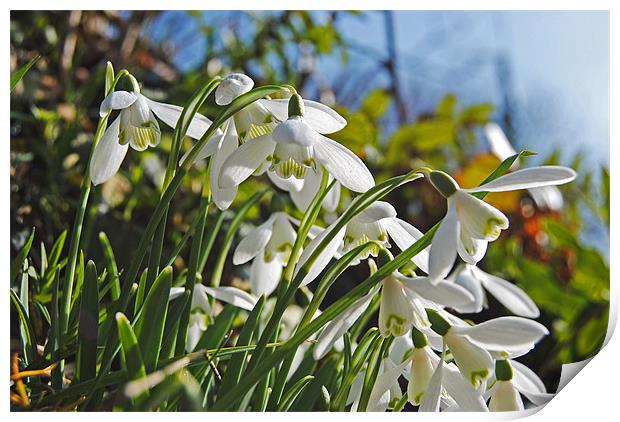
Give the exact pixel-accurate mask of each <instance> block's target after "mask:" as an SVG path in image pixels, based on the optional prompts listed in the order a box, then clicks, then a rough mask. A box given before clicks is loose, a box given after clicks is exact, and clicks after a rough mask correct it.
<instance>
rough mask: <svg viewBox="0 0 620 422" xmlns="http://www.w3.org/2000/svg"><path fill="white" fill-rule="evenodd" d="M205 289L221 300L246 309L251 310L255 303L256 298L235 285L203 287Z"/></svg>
mask: <svg viewBox="0 0 620 422" xmlns="http://www.w3.org/2000/svg"><path fill="white" fill-rule="evenodd" d="M205 291H206V292H207V293H208V294H209V295H210V296H213V297H214V298H216V299H217V300H220V301H222V302H226V303H230V304H231V305H235V306H237V307H239V308H241V309H245V310H246V311H251V310H252V309H254V305H256V298H255V297H253V296H252V295H250V294H249V293H246V292H244V291H243V290H241V289H237V288H236V287H231V286H224V287H205Z"/></svg>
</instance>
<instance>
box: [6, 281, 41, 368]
mask: <svg viewBox="0 0 620 422" xmlns="http://www.w3.org/2000/svg"><path fill="white" fill-rule="evenodd" d="M9 290H10V291H11V301H12V302H13V305H14V306H15V310H16V311H17V315H18V316H19V320H20V322H21V327H22V329H23V330H24V331H23V332H24V336H23V337H22V338H21V340H22V341H23V342H24V346H25V350H26V353H27V356H26V357H27V359H28V362H32V361H33V360H34V359H35V357H36V356H37V354H36V344H37V343H36V338H35V337H34V335H35V332H34V330H33V328H32V323H31V322H30V318H29V317H28V312H27V311H26V308H25V307H24V305H23V304H22V302H21V300H19V297H18V296H17V294H16V293H15V292H14V291H13V289H9Z"/></svg>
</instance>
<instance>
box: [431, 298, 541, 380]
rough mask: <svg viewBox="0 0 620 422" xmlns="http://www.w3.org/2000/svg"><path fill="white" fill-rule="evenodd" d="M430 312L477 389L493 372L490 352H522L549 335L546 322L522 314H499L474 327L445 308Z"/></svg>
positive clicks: (462, 370)
mask: <svg viewBox="0 0 620 422" xmlns="http://www.w3.org/2000/svg"><path fill="white" fill-rule="evenodd" d="M427 314H428V319H429V321H430V322H431V328H432V330H433V331H434V332H435V333H437V334H439V335H440V336H442V338H443V343H444V344H445V346H447V347H448V349H450V352H452V356H453V357H454V361H455V362H456V365H457V366H458V369H459V371H460V372H461V375H462V376H463V378H465V379H466V380H467V381H468V382H469V383H470V384H471V385H472V386H473V387H474V388H478V387H479V386H480V385H481V383H482V382H483V381H485V380H487V379H488V378H489V377H490V376H491V374H492V371H493V368H494V359H493V356H492V355H491V352H493V353H501V354H506V355H509V354H511V353H512V354H515V353H518V354H522V353H523V352H524V351H527V350H530V349H532V348H533V347H534V345H535V344H536V343H537V342H538V341H539V340H540V339H541V338H542V337H543V336H545V335H547V334H549V331H548V330H547V329H546V328H545V327H544V326H543V325H541V324H539V323H537V322H535V321H532V320H530V319H526V318H521V317H500V318H495V319H491V320H489V321H485V322H482V323H480V324H477V325H473V326H472V325H469V324H467V323H465V322H464V321H462V320H459V319H458V318H457V317H455V316H453V315H450V314H448V313H447V312H444V311H438V310H435V309H427ZM449 321H450V322H449ZM453 324H454V325H453Z"/></svg>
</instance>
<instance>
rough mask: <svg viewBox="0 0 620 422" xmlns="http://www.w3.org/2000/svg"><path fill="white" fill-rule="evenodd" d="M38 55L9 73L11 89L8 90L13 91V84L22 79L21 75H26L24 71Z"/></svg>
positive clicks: (34, 61)
mask: <svg viewBox="0 0 620 422" xmlns="http://www.w3.org/2000/svg"><path fill="white" fill-rule="evenodd" d="M40 57H41V56H36V57H34V58H33V59H31V60H30V61H29V62H28V63H26V64H25V65H24V66H22V67H20V68H19V69H17V70H16V71H15V72H13V74H11V91H10V92H13V90H14V89H15V86H17V84H18V83H19V81H21V80H22V79H23V77H24V76H25V75H26V73H28V71H29V70H30V68H31V67H32V66H34V64H35V63H36V62H37V60H39V58H40Z"/></svg>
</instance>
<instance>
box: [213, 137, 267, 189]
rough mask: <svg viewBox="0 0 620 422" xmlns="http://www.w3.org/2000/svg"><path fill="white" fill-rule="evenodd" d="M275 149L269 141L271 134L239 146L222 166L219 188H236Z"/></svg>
mask: <svg viewBox="0 0 620 422" xmlns="http://www.w3.org/2000/svg"><path fill="white" fill-rule="evenodd" d="M275 147H276V143H275V142H274V141H273V139H271V134H266V135H263V136H259V137H258V138H254V139H252V140H250V141H248V142H246V143H244V144H243V145H241V146H240V147H239V148H237V150H236V151H235V152H233V153H232V154H231V155H230V157H228V159H227V160H226V161H225V162H224V164H223V166H222V173H221V174H220V183H219V185H220V188H227V189H229V188H232V187H234V186H238V185H239V184H240V183H241V182H243V181H244V180H245V179H247V178H248V177H250V176H251V175H252V173H254V171H255V170H256V169H257V168H258V167H259V166H260V165H261V164H262V163H263V162H264V161H265V160H266V159H267V157H268V156H269V155H270V154H272V153H273V151H274V149H275Z"/></svg>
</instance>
